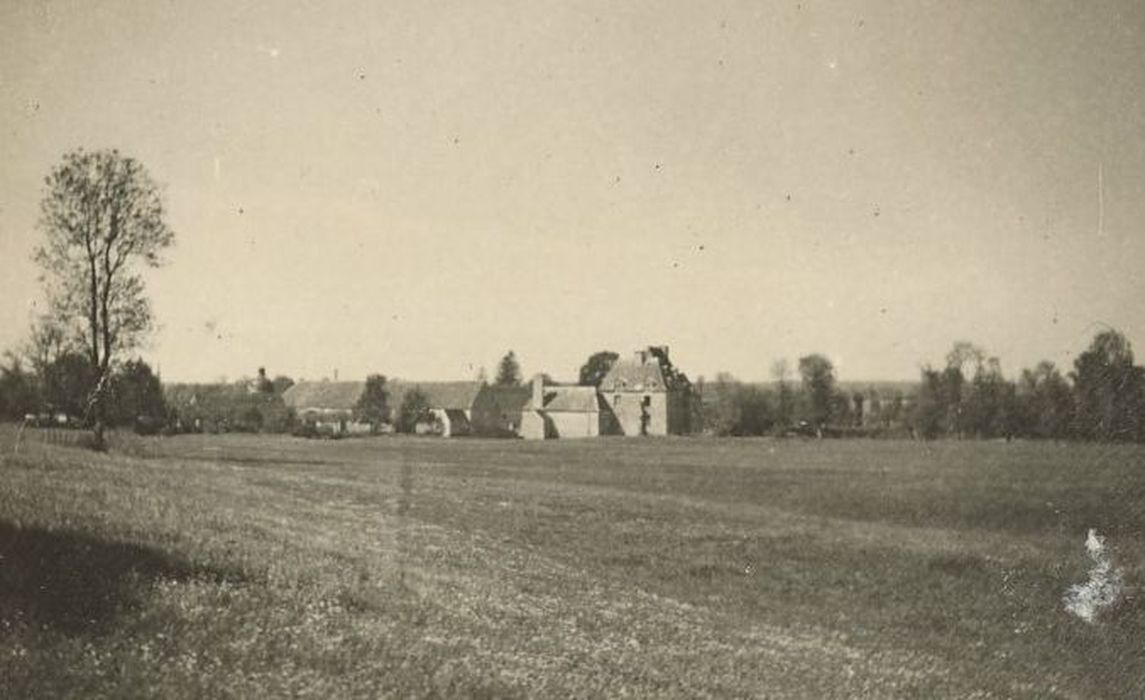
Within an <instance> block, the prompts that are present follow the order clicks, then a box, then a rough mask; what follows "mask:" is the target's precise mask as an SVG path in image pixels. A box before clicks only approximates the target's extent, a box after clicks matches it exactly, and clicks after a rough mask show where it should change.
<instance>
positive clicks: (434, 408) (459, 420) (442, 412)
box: [386, 380, 485, 437]
mask: <svg viewBox="0 0 1145 700" xmlns="http://www.w3.org/2000/svg"><path fill="white" fill-rule="evenodd" d="M483 388H485V385H484V384H483V383H482V382H409V381H403V380H393V381H391V382H387V383H386V389H387V390H388V391H389V392H390V399H389V404H390V408H391V410H397V408H398V407H399V406H401V404H402V400H403V398H404V397H405V395H406V393H407V392H409V391H412V390H414V389H416V390H418V391H419V392H421V394H422V396H424V397H425V399H426V403H427V404H429V411H430V413H431V414H432V415H433V432H436V433H437V434H439V435H441V436H442V437H457V436H461V435H473V434H475V433H474V428H473V404H474V403H476V401H477V397H478V396H479V395H480V394H481V391H482V389H483Z"/></svg>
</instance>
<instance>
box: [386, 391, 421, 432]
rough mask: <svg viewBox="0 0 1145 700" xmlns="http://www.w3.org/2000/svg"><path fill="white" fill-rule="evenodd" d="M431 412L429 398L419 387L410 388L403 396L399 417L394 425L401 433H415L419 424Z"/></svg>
mask: <svg viewBox="0 0 1145 700" xmlns="http://www.w3.org/2000/svg"><path fill="white" fill-rule="evenodd" d="M428 413H429V399H427V398H426V396H425V394H423V393H421V391H419V390H418V389H410V390H409V391H407V392H406V393H405V396H403V397H402V403H401V406H399V407H398V418H397V421H396V423H395V425H394V427H395V428H396V429H397V431H398V432H399V433H413V432H415V431H416V430H417V424H418V423H419V422H420V421H422V420H424V419H425V418H426V417H427V414H428Z"/></svg>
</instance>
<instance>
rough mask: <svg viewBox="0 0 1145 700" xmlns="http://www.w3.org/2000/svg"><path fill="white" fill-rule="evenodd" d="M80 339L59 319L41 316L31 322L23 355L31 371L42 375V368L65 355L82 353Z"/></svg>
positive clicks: (46, 315) (47, 315) (48, 315)
mask: <svg viewBox="0 0 1145 700" xmlns="http://www.w3.org/2000/svg"><path fill="white" fill-rule="evenodd" d="M81 340H82V339H81V338H79V337H77V336H76V334H75V333H74V328H68V327H67V326H65V325H64V323H63V321H62V320H61V319H58V318H55V317H54V316H52V315H51V314H41V315H40V316H39V317H37V318H36V319H35V321H33V322H32V328H31V332H30V333H29V338H28V342H27V343H25V345H24V347H23V353H24V355H25V356H26V357H27V358H28V360H29V362H30V363H31V367H32V370H33V371H35V372H37V373H40V374H42V373H43V371H44V368H45V367H47V366H48V365H50V364H52V363H53V362H55V361H56V360H57V359H59V358H60V357H62V356H63V355H65V354H67V353H75V352H78V353H82V352H83V351H84V348H83V344H82V343H81V342H80V341H81Z"/></svg>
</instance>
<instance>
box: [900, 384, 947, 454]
mask: <svg viewBox="0 0 1145 700" xmlns="http://www.w3.org/2000/svg"><path fill="white" fill-rule="evenodd" d="M921 372H922V382H921V386H920V387H919V391H918V400H917V401H916V402H915V404H914V407H913V410H912V411H911V414H910V417H909V423H910V428H911V432H912V433H913V434H914V435H915V436H917V437H921V438H926V439H928V440H929V439H933V438H936V437H938V436H939V435H941V434H943V433H945V432H946V404H945V394H946V391H945V388H944V381H945V380H944V372H941V371H939V370H936V369H933V368H931V367H930V366H925V367H923V368H922V370H921Z"/></svg>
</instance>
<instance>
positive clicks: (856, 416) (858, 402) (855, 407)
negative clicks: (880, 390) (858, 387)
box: [851, 391, 867, 428]
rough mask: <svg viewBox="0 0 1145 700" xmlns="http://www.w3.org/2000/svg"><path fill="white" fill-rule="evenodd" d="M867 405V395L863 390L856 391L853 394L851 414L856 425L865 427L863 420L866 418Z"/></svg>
mask: <svg viewBox="0 0 1145 700" xmlns="http://www.w3.org/2000/svg"><path fill="white" fill-rule="evenodd" d="M866 406H867V396H866V395H865V394H864V393H863V392H861V391H856V392H854V393H853V394H851V407H852V408H851V416H852V421H853V423H854V425H855V427H858V428H861V427H863V422H864V420H865V414H864V411H865V409H866Z"/></svg>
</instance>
